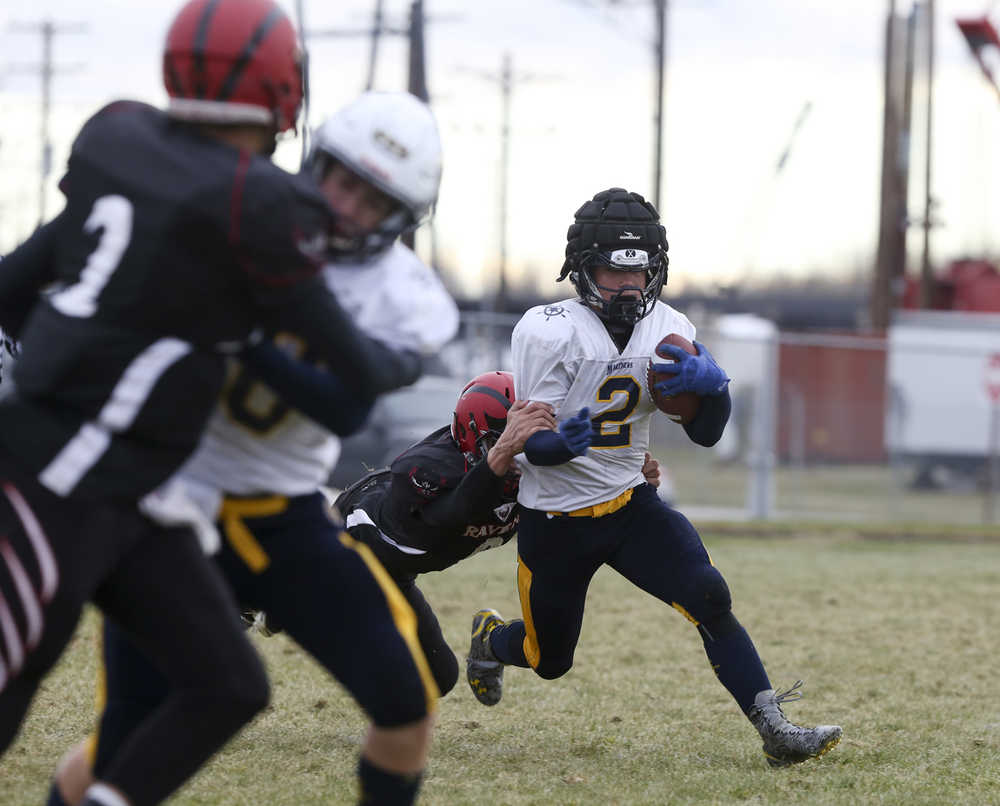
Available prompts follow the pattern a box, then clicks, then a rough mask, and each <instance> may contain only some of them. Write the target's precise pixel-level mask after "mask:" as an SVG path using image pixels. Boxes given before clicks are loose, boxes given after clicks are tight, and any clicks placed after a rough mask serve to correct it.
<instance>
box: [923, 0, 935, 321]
mask: <svg viewBox="0 0 1000 806" xmlns="http://www.w3.org/2000/svg"><path fill="white" fill-rule="evenodd" d="M925 7H926V8H927V133H926V139H927V143H926V148H927V153H926V155H925V161H924V222H923V227H924V251H923V256H922V259H921V261H920V307H921V308H930V307H931V299H932V296H933V292H934V275H933V274H932V273H931V227H932V226H934V223H933V221H932V220H931V217H932V215H933V212H934V211H933V206H934V199H933V196H932V194H931V153H932V151H933V149H932V148H931V146H932V138H931V135H932V134H933V129H934V126H933V123H934V19H935V14H934V0H926V3H925Z"/></svg>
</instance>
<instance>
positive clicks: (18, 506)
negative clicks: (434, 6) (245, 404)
mask: <svg viewBox="0 0 1000 806" xmlns="http://www.w3.org/2000/svg"><path fill="white" fill-rule="evenodd" d="M164 79H165V82H166V85H167V91H168V94H169V96H170V104H169V107H168V109H167V111H166V113H164V112H161V111H158V110H156V109H153V108H152V107H149V106H146V105H144V104H138V103H131V102H118V103H114V104H111V105H110V106H108V107H106V108H104V109H102V110H101V111H100V112H98V113H97V114H96V115H94V116H93V117H92V118H91V119H90V120H89V121H88V122H87V123H86V124H85V125H84V127H83V129H82V130H81V132H80V134H79V135H78V136H77V138H76V140H75V142H74V145H73V149H72V152H71V156H70V161H69V170H68V172H67V174H66V176H65V177H64V179H63V181H62V183H61V187H62V189H63V192H64V193H65V195H66V206H65V208H64V210H63V211H62V213H60V214H59V215H58V216H57V217H56V218H55V219H54V220H53V221H51V222H49V223H48V224H47V225H45V226H44V227H42V228H41V229H40V230H38V231H37V232H36V233H35V235H34V236H32V238H31V239H29V240H28V241H27V242H26V243H25V244H23V245H22V246H21V247H19V248H18V249H17V250H15V252H13V253H12V254H11V255H9V256H8V257H7V259H5V260H4V261H3V262H2V263H0V326H2V327H3V328H4V330H5V331H6V332H8V333H10V334H12V335H13V336H15V337H16V338H18V339H19V341H20V343H21V347H22V352H21V354H20V356H19V359H18V363H17V366H16V369H15V372H14V380H15V383H16V391H15V393H14V394H13V395H11V396H9V397H8V398H6V399H5V400H4V401H3V403H2V405H0V491H2V493H3V495H2V496H0V535H4V537H3V539H0V625H2V631H0V752H2V751H3V750H5V749H6V748H7V747H8V746H9V744H10V742H11V741H12V740H13V738H14V736H15V735H16V732H17V729H18V727H19V726H20V723H21V721H22V719H23V717H24V714H25V712H26V710H27V708H28V705H29V703H30V700H31V698H32V695H33V694H34V692H35V690H36V689H37V687H38V685H39V683H40V681H41V679H42V677H43V676H44V675H45V673H46V672H47V671H48V670H49V669H50V668H51V667H52V665H53V664H54V663H55V661H56V659H57V658H58V657H59V655H60V654H61V652H62V649H63V648H64V647H65V644H66V642H67V641H68V640H69V637H70V636H71V634H72V631H73V628H74V627H75V625H76V622H77V621H78V619H79V615H80V612H81V607H82V604H83V603H84V602H85V601H86V600H88V599H89V600H91V601H93V602H94V603H96V604H97V605H98V606H99V607H100V608H101V609H102V610H104V612H105V613H106V614H107V615H108V616H109V617H110V618H112V619H114V620H115V621H116V623H118V624H119V625H120V626H121V627H122V628H124V629H125V630H126V631H127V632H128V633H129V634H130V636H131V637H132V638H133V640H134V641H135V642H136V644H137V645H138V646H139V647H141V648H142V649H143V651H144V652H146V653H147V654H148V655H149V657H150V658H151V659H152V660H154V662H155V663H156V664H157V665H158V666H159V667H160V669H161V670H162V671H163V672H164V673H165V674H166V676H167V677H168V679H169V680H170V681H171V684H172V690H171V696H170V697H169V698H168V700H167V702H166V703H165V705H164V707H163V708H161V709H160V710H158V711H157V712H156V713H155V714H153V715H152V716H151V717H150V718H149V719H147V720H146V721H145V722H144V723H143V725H142V727H141V729H140V730H139V731H137V732H136V733H134V734H133V735H132V737H131V739H130V741H129V742H128V743H127V744H126V745H125V746H123V747H122V748H121V749H120V750H119V752H118V753H117V754H116V755H115V757H114V758H113V759H112V760H111V762H110V763H109V765H108V766H107V768H106V769H105V770H104V772H103V773H102V776H101V780H100V781H99V782H97V783H95V784H94V785H93V786H92V787H91V788H90V789H88V791H87V795H86V798H85V801H84V802H85V803H87V804H121V803H129V804H133V806H138V805H139V804H152V803H157V802H160V801H161V800H163V799H164V798H165V797H167V795H169V794H170V792H172V791H173V790H174V789H176V788H177V787H178V786H179V785H180V784H181V783H182V782H183V781H184V780H185V779H186V778H187V777H188V776H190V775H191V774H192V773H193V772H194V771H195V770H196V769H197V768H198V767H199V766H200V765H201V764H202V763H203V762H204V761H205V760H207V759H208V758H209V757H210V756H211V755H212V753H214V752H215V751H216V750H217V749H218V748H219V747H220V746H221V745H222V744H223V743H224V742H225V741H226V740H227V739H228V738H229V737H230V736H231V735H232V734H233V733H234V732H235V731H236V730H238V729H239V728H240V727H241V726H242V725H243V724H245V723H246V722H247V721H248V720H249V719H250V718H251V717H252V716H253V715H254V714H255V713H256V712H257V711H258V710H260V709H261V708H262V707H263V706H264V704H265V703H266V700H267V682H266V679H265V676H264V673H263V669H262V667H261V664H260V662H259V660H258V658H257V657H256V654H255V653H254V652H253V650H252V648H251V646H250V645H249V643H248V642H247V641H246V639H245V637H244V636H243V634H242V631H241V629H240V625H239V620H238V617H237V616H236V615H235V604H234V603H233V601H232V597H231V595H230V594H229V593H228V591H227V590H226V589H225V587H224V585H223V584H222V582H221V580H220V579H219V577H218V574H217V571H216V570H215V569H214V568H213V567H212V566H211V565H210V564H209V563H208V562H207V561H206V559H205V557H204V555H203V553H202V548H201V546H200V545H199V543H198V540H197V539H196V537H195V534H194V532H193V531H192V528H191V526H192V525H193V524H196V525H199V526H201V527H204V525H205V524H203V523H198V517H197V515H196V510H195V509H194V508H193V507H190V506H187V505H188V503H189V502H188V501H187V500H186V499H185V498H184V497H183V495H181V494H180V493H178V492H177V490H176V489H175V488H171V487H170V486H169V485H165V482H167V481H168V480H169V479H170V477H171V475H172V474H173V473H174V471H175V470H176V469H177V467H178V466H179V465H180V464H181V462H182V461H183V460H184V459H185V458H186V457H187V456H188V454H189V453H190V452H191V451H192V449H193V448H194V446H195V444H196V443H197V440H198V437H199V435H200V433H201V430H202V428H203V426H204V424H205V420H206V418H207V417H208V415H209V414H210V412H211V411H212V409H213V407H214V405H215V402H216V400H217V398H218V394H219V390H220V387H221V385H222V380H223V368H224V354H225V352H226V350H227V349H232V348H233V347H234V346H238V345H241V344H243V343H245V342H246V340H247V339H248V336H249V335H250V333H251V330H252V329H253V328H254V327H257V326H263V327H265V328H268V329H271V330H287V331H291V332H294V333H296V334H298V335H300V336H301V337H302V338H304V339H305V340H306V341H307V342H308V343H309V344H310V346H311V347H312V348H313V350H314V351H315V352H316V353H317V354H318V355H321V356H322V357H323V359H324V360H325V361H326V362H327V364H328V365H329V366H330V368H331V369H332V370H333V371H334V372H335V373H336V374H337V375H338V376H339V377H341V378H344V379H347V380H349V381H350V383H351V384H352V386H353V388H354V389H355V390H356V391H357V393H358V395H359V396H360V397H361V398H363V399H371V398H373V397H374V396H375V395H376V394H378V393H379V392H381V391H384V390H387V389H390V388H394V387H397V386H401V385H405V384H406V383H410V382H412V381H413V380H414V379H415V378H416V376H417V375H418V374H419V369H420V367H419V360H418V359H416V357H415V356H412V355H408V354H407V353H405V351H404V352H398V351H391V350H389V349H387V348H385V347H383V346H381V345H379V344H377V343H375V342H373V341H371V340H369V339H367V338H366V337H364V336H363V335H361V334H360V333H359V332H358V331H357V330H356V329H355V328H354V326H353V325H352V324H351V322H350V319H349V318H348V317H347V316H346V315H345V314H344V313H343V311H342V310H340V308H339V306H338V305H337V304H336V302H335V300H334V299H333V297H332V296H331V295H330V294H328V293H327V292H326V290H325V286H324V284H323V282H322V280H321V279H320V278H319V277H318V276H317V270H318V262H319V259H320V258H321V257H322V254H323V250H324V248H325V245H326V243H327V242H328V233H329V231H330V228H331V213H330V211H329V208H328V207H327V205H326V203H325V201H324V200H323V198H322V196H321V195H320V194H319V193H318V191H317V190H316V188H315V187H314V186H313V184H312V182H311V181H310V180H308V178H304V177H295V176H291V175H289V174H287V173H285V172H284V171H281V170H280V169H279V168H277V167H276V166H274V165H273V164H272V163H271V162H270V161H269V160H268V159H266V156H267V155H269V154H270V153H271V151H272V150H273V146H274V140H275V137H276V135H277V134H278V133H280V132H282V131H286V130H289V129H291V128H293V127H294V125H295V118H296V115H297V111H298V108H299V104H300V101H301V95H302V89H301V71H300V66H299V49H298V44H297V42H296V37H295V33H294V29H293V28H292V25H291V23H290V21H289V20H288V18H287V17H286V16H285V14H284V13H283V12H282V11H281V10H280V9H279V8H278V7H277V6H276V5H275V4H274V2H273V0H191V2H188V3H187V4H186V5H185V6H184V7H183V8H182V9H181V10H180V12H179V13H178V15H177V16H176V18H175V20H174V22H173V24H172V26H171V29H170V32H169V34H168V37H167V44H166V50H165V54H164ZM43 286H49V287H50V291H49V293H47V294H46V295H45V296H44V297H41V298H39V296H38V291H39V289H40V288H42V287H43ZM201 533H202V534H203V535H205V536H206V538H210V537H211V536H212V535H213V534H214V532H213V531H212V530H210V529H208V530H206V529H204V528H202V530H201ZM359 565H363V564H362V563H360V561H359ZM179 581H183V584H182V585H181V584H178V583H179Z"/></svg>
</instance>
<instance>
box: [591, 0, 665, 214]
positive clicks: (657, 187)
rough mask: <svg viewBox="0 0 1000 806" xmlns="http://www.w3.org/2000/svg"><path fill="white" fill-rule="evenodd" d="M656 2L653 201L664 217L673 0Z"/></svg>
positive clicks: (613, 2) (618, 0) (613, 1)
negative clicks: (666, 96)
mask: <svg viewBox="0 0 1000 806" xmlns="http://www.w3.org/2000/svg"><path fill="white" fill-rule="evenodd" d="M648 1H649V2H650V3H651V4H652V6H653V27H654V28H655V34H654V38H653V43H652V46H653V47H652V50H653V181H652V184H651V185H650V187H651V188H652V195H651V196H650V197H649V198H650V201H651V202H653V205H654V206H655V207H656V209H657V210H658V211H659V213H660V217H661V218H662V217H663V209H662V207H661V205H662V203H663V193H662V187H663V120H664V100H663V94H664V85H665V83H666V72H667V17H668V14H669V11H670V7H669V6H670V4H669V0H648ZM573 2H575V3H576V4H577V5H582V6H586V7H587V8H589V9H593V8H594V2H593V0H573ZM605 2H606V3H607V4H608V5H609V6H626V5H627V6H634V5H638V4H639V3H644V2H647V0H638V2H635V3H625V2H623V1H622V0H605Z"/></svg>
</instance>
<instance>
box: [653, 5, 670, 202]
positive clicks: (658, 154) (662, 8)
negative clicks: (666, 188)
mask: <svg viewBox="0 0 1000 806" xmlns="http://www.w3.org/2000/svg"><path fill="white" fill-rule="evenodd" d="M653 4H654V6H655V9H654V10H655V13H656V44H655V45H654V46H653V54H654V58H655V61H654V67H655V70H656V81H655V82H654V83H655V85H656V98H655V99H654V107H653V108H654V109H655V110H656V112H655V113H654V115H653V205H654V206H655V207H656V209H657V210H658V211H659V213H660V218H663V208H662V207H661V206H660V205H661V201H662V200H661V194H660V183H661V182H662V180H663V81H664V74H665V73H666V69H667V68H666V62H667V0H653Z"/></svg>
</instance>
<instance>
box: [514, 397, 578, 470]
mask: <svg viewBox="0 0 1000 806" xmlns="http://www.w3.org/2000/svg"><path fill="white" fill-rule="evenodd" d="M593 440H594V426H593V424H592V423H591V422H590V409H589V408H586V407H584V408H582V409H580V411H578V412H577V413H576V414H575V415H573V416H572V417H570V418H569V419H568V420H563V421H562V422H561V423H559V427H558V429H557V430H555V431H538V432H536V433H534V434H532V435H531V436H530V437H528V440H527V442H525V443H524V455H525V457H526V458H527V460H528V461H529V462H531V464H533V465H540V466H547V465H561V464H564V463H565V462H568V461H570V460H571V459H575V458H576V457H577V456H583V455H584V454H585V453H586V452H587V449H588V448H589V447H590V443H591V442H593Z"/></svg>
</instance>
